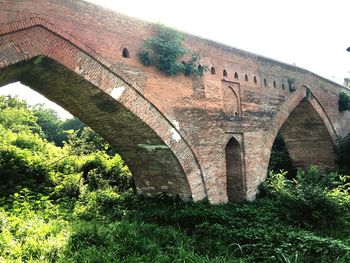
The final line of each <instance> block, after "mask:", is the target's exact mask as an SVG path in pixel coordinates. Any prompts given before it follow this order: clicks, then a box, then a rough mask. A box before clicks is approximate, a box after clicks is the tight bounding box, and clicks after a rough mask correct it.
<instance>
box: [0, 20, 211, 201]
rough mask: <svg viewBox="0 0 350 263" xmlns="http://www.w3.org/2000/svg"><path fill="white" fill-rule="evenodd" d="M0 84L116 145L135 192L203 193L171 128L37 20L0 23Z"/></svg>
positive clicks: (118, 76) (126, 83)
mask: <svg viewBox="0 0 350 263" xmlns="http://www.w3.org/2000/svg"><path fill="white" fill-rule="evenodd" d="M0 58H1V60H0V86H3V85H5V84H9V83H11V82H15V81H21V82H22V83H24V84H25V85H27V86H30V87H31V88H33V89H34V90H36V91H38V92H40V93H41V94H43V95H44V96H46V97H47V98H49V99H50V100H52V101H54V102H56V103H57V104H59V105H61V106H63V107H64V108H65V109H67V110H68V111H70V112H71V113H72V114H74V115H76V116H77V117H79V118H80V119H81V120H82V121H84V122H85V123H86V124H88V125H89V126H90V127H92V128H93V129H94V130H96V131H97V132H98V133H100V134H101V135H102V136H103V137H104V138H105V139H107V140H108V141H109V142H110V143H111V144H112V145H115V146H116V147H117V148H118V151H119V152H120V153H121V155H122V156H123V158H124V159H125V161H126V162H127V164H128V165H129V167H130V169H131V171H132V173H133V176H134V180H135V183H136V186H137V189H138V192H139V193H143V194H151V195H154V194H158V193H162V192H166V193H168V194H170V195H179V196H180V197H182V198H184V199H188V198H192V199H193V200H201V199H203V198H205V197H206V190H205V186H204V181H203V177H202V172H201V170H200V167H199V165H198V162H197V160H196V158H195V156H194V154H193V152H192V150H191V148H190V147H189V145H188V144H187V142H186V140H185V139H184V137H183V136H182V135H181V132H179V131H178V130H177V129H176V127H174V126H173V125H172V124H171V123H170V122H169V121H168V119H167V118H166V117H165V116H164V115H163V114H162V113H161V112H160V111H159V110H158V109H157V108H156V107H155V106H154V105H153V104H152V103H150V102H149V101H148V100H147V99H146V98H145V97H144V96H143V95H142V93H140V92H139V91H138V89H137V88H135V85H136V84H134V83H132V84H131V81H130V80H128V79H127V78H126V77H125V76H123V74H122V73H120V72H116V71H115V69H114V67H113V65H111V64H110V63H109V62H108V61H106V60H104V59H103V58H102V57H101V56H99V55H98V54H96V53H95V52H94V51H93V50H90V49H89V48H88V47H86V46H84V45H82V44H81V43H79V42H78V41H77V40H75V39H74V38H73V37H71V36H70V35H67V34H65V33H64V32H62V31H61V30H59V29H58V28H57V27H55V26H53V25H52V24H49V23H47V22H46V21H45V20H43V19H40V18H30V19H27V20H23V21H18V22H12V23H10V24H3V25H0Z"/></svg>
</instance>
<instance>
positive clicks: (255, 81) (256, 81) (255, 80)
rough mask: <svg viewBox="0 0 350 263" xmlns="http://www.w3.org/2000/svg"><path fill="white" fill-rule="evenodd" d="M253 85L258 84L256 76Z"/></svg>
mask: <svg viewBox="0 0 350 263" xmlns="http://www.w3.org/2000/svg"><path fill="white" fill-rule="evenodd" d="M254 83H255V84H256V83H258V80H257V79H256V76H254Z"/></svg>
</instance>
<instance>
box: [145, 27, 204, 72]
mask: <svg viewBox="0 0 350 263" xmlns="http://www.w3.org/2000/svg"><path fill="white" fill-rule="evenodd" d="M154 32H155V34H154V36H153V37H150V38H148V39H147V40H145V42H144V44H143V48H142V50H141V52H140V53H139V59H140V61H141V63H142V64H143V65H144V66H150V65H154V66H155V67H156V68H157V69H158V70H159V71H161V72H164V73H165V74H166V75H168V76H174V75H177V74H179V73H183V74H185V75H186V76H202V75H203V74H204V72H205V71H206V70H207V69H208V67H206V66H199V60H200V56H199V55H198V54H191V52H190V51H189V50H187V49H186V48H185V47H184V46H183V41H184V38H185V37H184V34H182V33H180V32H178V31H176V30H175V29H172V28H169V27H166V26H164V25H161V24H156V25H155V28H154ZM186 54H191V58H190V60H188V61H182V62H180V59H181V58H182V57H183V56H184V55H186Z"/></svg>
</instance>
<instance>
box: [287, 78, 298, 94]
mask: <svg viewBox="0 0 350 263" xmlns="http://www.w3.org/2000/svg"><path fill="white" fill-rule="evenodd" d="M288 87H289V91H290V92H294V91H296V89H297V88H296V86H295V79H288Z"/></svg>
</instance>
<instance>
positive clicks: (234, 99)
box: [222, 81, 242, 118]
mask: <svg viewBox="0 0 350 263" xmlns="http://www.w3.org/2000/svg"><path fill="white" fill-rule="evenodd" d="M240 94H241V92H240V85H239V83H236V82H230V81H222V103H223V111H224V114H225V117H228V118H232V117H241V116H242V110H241V97H240Z"/></svg>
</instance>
